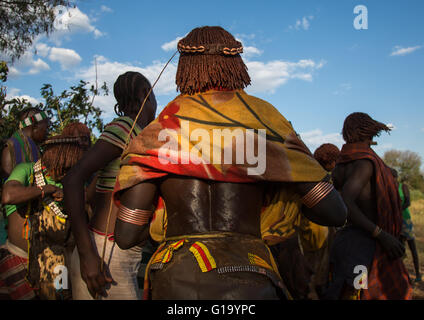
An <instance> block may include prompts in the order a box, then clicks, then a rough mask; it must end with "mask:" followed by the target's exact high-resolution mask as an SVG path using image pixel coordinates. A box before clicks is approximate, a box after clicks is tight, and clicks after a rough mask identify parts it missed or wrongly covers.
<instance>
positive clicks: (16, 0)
mask: <svg viewBox="0 0 424 320" xmlns="http://www.w3.org/2000/svg"><path fill="white" fill-rule="evenodd" d="M59 5H61V6H65V7H69V6H70V2H69V0H0V52H2V53H4V54H5V55H6V56H7V57H9V58H10V59H11V60H12V62H13V61H14V60H16V59H18V58H19V57H20V56H22V55H23V54H24V53H25V51H26V50H27V49H28V48H30V47H31V45H32V42H33V40H34V38H35V37H36V36H37V35H40V34H43V33H45V34H50V33H51V31H52V30H53V23H54V20H55V7H56V6H59Z"/></svg>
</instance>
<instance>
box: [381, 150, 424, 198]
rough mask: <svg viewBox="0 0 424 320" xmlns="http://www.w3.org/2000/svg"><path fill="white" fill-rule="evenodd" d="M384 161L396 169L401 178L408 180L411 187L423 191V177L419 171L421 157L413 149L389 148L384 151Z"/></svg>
mask: <svg viewBox="0 0 424 320" xmlns="http://www.w3.org/2000/svg"><path fill="white" fill-rule="evenodd" d="M383 159H384V162H385V163H386V164H387V165H388V166H390V167H392V168H394V169H396V170H397V171H398V174H399V178H400V179H401V180H405V181H407V182H408V184H409V185H410V187H411V188H413V189H417V190H420V191H421V192H424V177H423V173H422V172H421V171H420V167H421V164H422V159H421V157H420V155H419V154H418V153H416V152H413V151H409V150H407V151H400V150H389V151H386V152H385V153H384V157H383Z"/></svg>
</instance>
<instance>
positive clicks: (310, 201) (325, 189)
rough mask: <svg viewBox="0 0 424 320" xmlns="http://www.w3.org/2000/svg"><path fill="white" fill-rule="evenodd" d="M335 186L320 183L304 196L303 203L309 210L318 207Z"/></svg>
mask: <svg viewBox="0 0 424 320" xmlns="http://www.w3.org/2000/svg"><path fill="white" fill-rule="evenodd" d="M333 189H334V186H333V185H332V184H331V183H328V182H319V183H318V184H317V185H316V186H315V187H313V188H312V189H311V190H309V192H308V193H307V194H306V195H305V196H303V198H302V202H303V204H304V205H305V206H307V207H308V208H312V207H314V206H316V205H317V203H318V202H320V201H321V200H322V199H324V198H325V197H326V196H327V195H328V194H329V193H330V192H331V191H332V190H333Z"/></svg>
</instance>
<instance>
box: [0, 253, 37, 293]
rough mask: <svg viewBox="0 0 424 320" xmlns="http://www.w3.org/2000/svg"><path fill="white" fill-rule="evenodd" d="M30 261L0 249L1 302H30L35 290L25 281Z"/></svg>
mask: <svg viewBox="0 0 424 320" xmlns="http://www.w3.org/2000/svg"><path fill="white" fill-rule="evenodd" d="M27 262H28V259H24V258H21V257H19V256H16V255H14V254H12V253H11V252H10V251H9V250H7V249H6V248H5V246H2V247H0V300H30V299H33V298H34V297H35V293H34V289H32V288H31V286H30V284H29V283H28V281H27V280H26V279H25V275H26V273H27Z"/></svg>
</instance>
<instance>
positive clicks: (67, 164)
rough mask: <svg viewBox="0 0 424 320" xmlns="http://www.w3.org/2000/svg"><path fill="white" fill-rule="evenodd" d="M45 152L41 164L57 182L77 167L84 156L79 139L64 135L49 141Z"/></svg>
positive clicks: (45, 146)
mask: <svg viewBox="0 0 424 320" xmlns="http://www.w3.org/2000/svg"><path fill="white" fill-rule="evenodd" d="M43 150H44V152H43V155H42V156H41V163H42V164H43V165H44V166H45V167H46V168H47V171H48V172H49V174H50V176H51V177H52V179H53V180H54V181H56V182H58V181H60V180H62V179H63V177H64V176H65V175H66V172H67V171H68V170H69V169H71V168H72V167H73V166H74V165H76V163H77V162H78V161H79V160H80V159H81V158H82V156H83V154H84V149H83V148H82V147H81V146H80V144H79V139H78V138H77V137H72V136H63V135H59V136H55V137H53V138H50V139H48V140H47V141H46V142H45V144H44V146H43Z"/></svg>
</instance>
